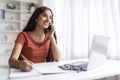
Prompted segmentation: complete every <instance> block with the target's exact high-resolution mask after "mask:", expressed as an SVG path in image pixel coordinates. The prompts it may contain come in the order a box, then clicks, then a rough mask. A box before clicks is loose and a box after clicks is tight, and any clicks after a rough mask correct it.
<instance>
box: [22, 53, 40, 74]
mask: <svg viewBox="0 0 120 80" xmlns="http://www.w3.org/2000/svg"><path fill="white" fill-rule="evenodd" d="M21 57H22V58H23V59H24V60H26V61H27V62H28V61H29V60H28V59H27V58H26V57H25V56H24V55H21ZM28 63H30V62H28ZM33 69H34V70H36V71H37V72H38V73H40V72H39V70H37V69H36V68H35V66H33ZM40 74H41V73H40Z"/></svg>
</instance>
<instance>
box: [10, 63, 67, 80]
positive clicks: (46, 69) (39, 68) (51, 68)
mask: <svg viewBox="0 0 120 80" xmlns="http://www.w3.org/2000/svg"><path fill="white" fill-rule="evenodd" d="M64 72H66V71H64V70H61V69H60V68H58V63H57V62H47V63H36V64H34V69H33V70H31V71H30V72H22V71H21V70H19V69H15V68H10V73H9V79H14V78H24V77H31V76H41V75H46V74H58V73H59V74H60V73H64Z"/></svg>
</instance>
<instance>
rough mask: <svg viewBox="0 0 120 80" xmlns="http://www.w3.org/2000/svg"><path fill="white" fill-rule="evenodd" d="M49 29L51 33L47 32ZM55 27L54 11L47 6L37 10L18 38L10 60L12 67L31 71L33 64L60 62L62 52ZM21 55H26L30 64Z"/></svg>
mask: <svg viewBox="0 0 120 80" xmlns="http://www.w3.org/2000/svg"><path fill="white" fill-rule="evenodd" d="M49 27H51V29H50V31H48V30H47V29H48V28H49ZM54 27H55V26H54V25H53V13H52V10H51V9H50V8H48V7H45V6H42V7H39V8H37V9H36V10H35V11H34V13H33V14H32V16H31V17H30V19H29V21H28V24H27V26H26V27H25V29H23V31H22V32H20V33H19V34H18V36H17V38H16V41H15V46H14V49H13V51H12V54H11V56H10V58H9V65H10V67H14V68H18V69H20V70H22V71H31V70H32V68H33V67H32V65H33V63H40V62H47V61H59V60H60V50H59V49H58V47H57V44H56V35H55V29H54ZM21 55H24V56H25V57H26V58H27V59H28V60H29V63H27V62H26V61H25V60H24V59H22V57H21ZM30 63H31V64H30Z"/></svg>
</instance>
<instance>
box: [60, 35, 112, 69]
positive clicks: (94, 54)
mask: <svg viewBox="0 0 120 80" xmlns="http://www.w3.org/2000/svg"><path fill="white" fill-rule="evenodd" d="M109 40H110V38H109V37H108V36H102V35H94V36H93V40H92V45H91V50H90V53H89V58H88V62H74V63H71V64H64V65H61V66H59V67H60V68H62V69H63V70H75V71H87V70H91V69H94V68H96V67H98V66H100V65H102V64H103V63H104V62H105V60H106V53H107V47H108V43H109Z"/></svg>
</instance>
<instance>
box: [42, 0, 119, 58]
mask: <svg viewBox="0 0 120 80" xmlns="http://www.w3.org/2000/svg"><path fill="white" fill-rule="evenodd" d="M43 5H44V6H48V7H50V8H51V9H52V10H53V13H54V23H55V25H56V27H55V28H56V33H57V37H58V46H59V48H60V50H61V53H62V59H77V58H86V57H88V55H89V51H90V48H91V43H92V38H93V35H94V34H99V35H106V36H110V42H109V46H108V51H107V58H110V59H120V49H119V47H120V37H119V34H120V31H119V30H120V27H119V26H120V0H43Z"/></svg>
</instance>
